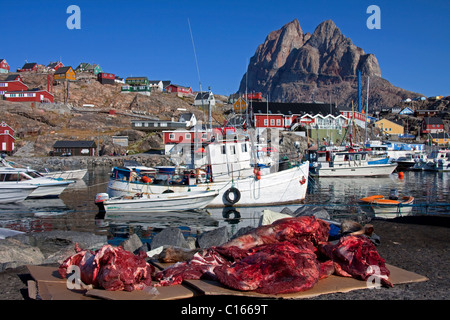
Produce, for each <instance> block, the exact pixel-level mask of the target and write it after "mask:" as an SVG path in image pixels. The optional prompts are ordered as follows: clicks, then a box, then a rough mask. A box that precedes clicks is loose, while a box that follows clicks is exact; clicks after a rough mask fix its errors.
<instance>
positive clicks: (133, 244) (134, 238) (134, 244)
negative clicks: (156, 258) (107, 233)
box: [120, 233, 143, 253]
mask: <svg viewBox="0 0 450 320" xmlns="http://www.w3.org/2000/svg"><path fill="white" fill-rule="evenodd" d="M120 245H121V246H122V248H123V249H124V250H127V251H130V252H133V253H137V252H138V251H139V249H140V248H141V247H142V246H143V244H142V241H141V239H140V238H139V237H138V235H137V234H135V233H134V234H132V235H131V236H130V237H129V238H128V239H127V240H124V241H122V243H120Z"/></svg>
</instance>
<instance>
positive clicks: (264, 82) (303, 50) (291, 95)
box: [239, 20, 418, 107]
mask: <svg viewBox="0 0 450 320" xmlns="http://www.w3.org/2000/svg"><path fill="white" fill-rule="evenodd" d="M358 70H360V71H361V75H362V78H363V82H364V83H363V85H365V81H366V79H367V77H370V84H371V93H373V94H374V96H373V99H372V100H373V101H369V102H371V104H376V105H378V106H379V107H381V106H386V105H393V104H394V103H396V102H399V101H400V100H401V99H403V98H404V97H406V96H414V95H418V94H414V93H412V92H409V91H406V90H403V89H399V88H395V87H394V86H393V85H391V84H390V83H389V82H387V81H386V80H384V79H382V78H381V69H380V66H379V64H378V60H377V58H376V57H375V55H373V54H370V53H365V52H364V50H363V49H361V48H359V47H357V46H355V45H354V44H353V42H352V40H351V39H350V38H347V37H346V36H345V35H343V34H342V33H341V31H340V30H339V28H338V27H337V26H336V25H335V23H334V22H333V21H331V20H327V21H324V22H322V23H321V24H320V25H319V26H317V28H316V30H315V31H314V32H313V34H309V33H306V34H305V33H303V30H302V29H301V27H300V24H299V22H298V21H297V20H294V21H291V22H289V23H287V24H286V25H284V26H283V27H282V28H281V29H279V30H276V31H273V32H271V33H270V34H269V35H268V36H267V38H266V40H265V41H264V43H262V44H261V45H259V46H258V48H257V49H256V53H255V55H254V56H253V57H252V58H251V59H250V63H249V66H248V71H247V74H244V76H243V78H242V80H241V84H240V87H239V92H240V93H244V92H245V91H246V89H247V91H248V92H251V91H255V92H262V93H263V96H264V97H267V96H268V95H269V100H270V101H278V102H312V101H325V102H328V101H330V98H331V100H332V102H337V103H338V104H340V105H342V104H344V105H348V104H350V103H351V101H352V100H353V101H354V102H356V101H357V86H358V83H357V76H358ZM355 98H356V100H355Z"/></svg>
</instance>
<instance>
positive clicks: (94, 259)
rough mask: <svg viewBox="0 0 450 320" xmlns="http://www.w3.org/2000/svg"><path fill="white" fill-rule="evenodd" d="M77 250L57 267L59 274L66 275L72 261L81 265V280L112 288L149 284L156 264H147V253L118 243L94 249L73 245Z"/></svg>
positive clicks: (96, 285)
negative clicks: (132, 251)
mask: <svg viewBox="0 0 450 320" xmlns="http://www.w3.org/2000/svg"><path fill="white" fill-rule="evenodd" d="M75 250H76V251H77V253H76V254H74V255H73V256H71V257H69V258H67V259H66V260H65V261H64V262H63V263H62V264H61V265H60V267H59V269H58V272H59V274H60V275H61V277H63V278H65V277H66V276H67V269H68V268H69V266H71V265H75V266H78V267H79V268H80V277H81V281H82V282H83V283H84V284H86V285H90V284H92V285H93V286H94V287H101V288H104V289H106V290H109V291H113V290H125V291H133V290H142V289H144V288H145V287H146V286H150V285H151V282H152V274H153V273H154V271H155V268H154V267H153V266H152V265H150V264H148V263H147V262H146V261H145V259H146V258H147V255H146V254H145V253H144V252H141V253H140V254H139V255H134V254H133V253H131V252H129V251H126V250H124V249H123V248H122V247H121V246H119V247H113V246H111V245H105V246H103V247H102V248H100V249H99V250H97V251H95V252H94V251H91V250H82V249H80V248H79V247H78V244H76V245H75Z"/></svg>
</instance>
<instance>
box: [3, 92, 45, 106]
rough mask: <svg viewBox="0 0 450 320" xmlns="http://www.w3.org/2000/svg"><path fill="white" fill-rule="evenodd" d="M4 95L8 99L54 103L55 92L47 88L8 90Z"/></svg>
mask: <svg viewBox="0 0 450 320" xmlns="http://www.w3.org/2000/svg"><path fill="white" fill-rule="evenodd" d="M4 96H5V100H6V101H16V102H47V103H48V102H50V103H53V94H51V93H50V92H48V91H47V90H40V89H33V90H27V91H12V92H6V93H5V95H4Z"/></svg>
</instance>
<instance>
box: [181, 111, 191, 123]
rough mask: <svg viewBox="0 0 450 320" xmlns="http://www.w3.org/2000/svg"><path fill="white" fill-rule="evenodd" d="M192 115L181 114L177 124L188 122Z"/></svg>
mask: <svg viewBox="0 0 450 320" xmlns="http://www.w3.org/2000/svg"><path fill="white" fill-rule="evenodd" d="M193 115H194V114H193V113H192V112H186V113H182V114H181V115H180V120H179V122H187V121H190V120H191V118H192V116H193Z"/></svg>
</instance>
